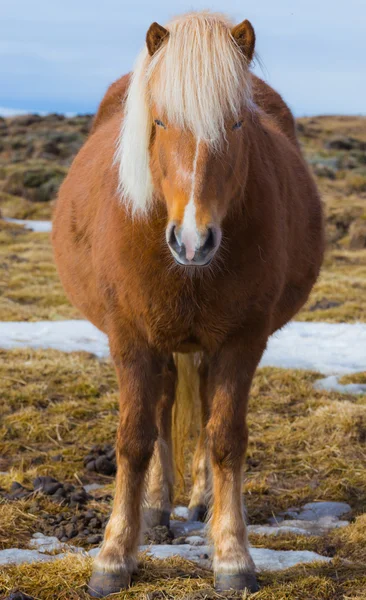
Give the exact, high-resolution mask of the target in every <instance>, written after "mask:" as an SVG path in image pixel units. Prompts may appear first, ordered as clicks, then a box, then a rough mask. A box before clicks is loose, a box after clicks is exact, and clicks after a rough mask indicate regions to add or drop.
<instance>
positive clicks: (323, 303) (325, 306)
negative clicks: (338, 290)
mask: <svg viewBox="0 0 366 600" xmlns="http://www.w3.org/2000/svg"><path fill="white" fill-rule="evenodd" d="M341 304H342V303H341V302H336V301H335V300H328V298H322V299H321V300H318V301H317V302H315V303H314V304H312V305H311V306H310V308H309V310H310V312H314V311H315V310H329V309H330V308H336V307H337V306H341Z"/></svg>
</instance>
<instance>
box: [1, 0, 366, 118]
mask: <svg viewBox="0 0 366 600" xmlns="http://www.w3.org/2000/svg"><path fill="white" fill-rule="evenodd" d="M1 4H2V6H1V11H0V12H1V20H0V114H5V113H6V112H7V113H9V114H10V113H11V112H13V111H16V112H18V111H19V112H21V111H22V110H23V111H27V112H28V111H37V112H71V113H85V112H88V113H89V112H94V111H95V110H96V107H97V105H98V102H99V101H100V100H101V98H102V96H103V94H104V92H105V90H106V88H107V87H108V85H109V84H110V83H111V82H112V81H114V80H115V79H117V78H118V77H119V76H121V75H122V74H124V73H126V72H128V71H129V70H131V69H132V67H133V63H134V60H135V58H136V56H137V54H138V52H139V50H140V49H141V47H142V46H143V44H144V40H145V34H146V31H147V29H148V27H149V25H150V24H151V22H153V21H158V22H160V23H161V24H164V23H166V22H167V21H168V20H169V19H170V18H171V17H173V16H175V15H177V14H181V13H183V12H187V11H189V10H192V9H194V10H200V9H206V8H209V9H212V10H218V11H224V12H225V13H226V14H228V15H229V16H231V17H232V18H233V19H234V20H235V22H240V21H242V20H243V19H249V20H250V21H251V22H252V24H253V26H254V28H255V31H256V35H257V46H256V48H257V52H258V54H259V57H260V63H261V66H260V65H259V64H257V65H256V66H255V69H254V70H255V72H256V73H257V74H258V75H260V76H262V77H263V78H265V79H266V81H268V83H270V84H271V85H272V86H273V87H275V88H276V89H277V90H278V91H279V92H280V93H281V94H282V95H283V96H284V98H285V100H286V101H287V102H288V103H289V105H290V107H291V108H292V110H293V111H294V112H295V114H296V115H297V116H304V115H307V116H308V115H317V114H366V1H365V0H347V1H345V0H277V1H275V0H252V2H245V1H244V2H243V0H194V1H193V0H155V1H154V2H151V0H97V1H96V0H56V1H55V0H32V1H31V2H30V1H29V0H12V1H11V2H5V0H1Z"/></svg>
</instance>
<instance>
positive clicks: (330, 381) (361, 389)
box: [314, 367, 366, 394]
mask: <svg viewBox="0 0 366 600" xmlns="http://www.w3.org/2000/svg"><path fill="white" fill-rule="evenodd" d="M365 368H366V367H365ZM338 380H339V377H337V376H336V375H329V376H328V377H324V379H318V381H316V382H315V383H314V387H315V389H316V390H324V391H327V392H339V393H340V394H366V385H365V384H363V383H347V384H342V383H339V381H338Z"/></svg>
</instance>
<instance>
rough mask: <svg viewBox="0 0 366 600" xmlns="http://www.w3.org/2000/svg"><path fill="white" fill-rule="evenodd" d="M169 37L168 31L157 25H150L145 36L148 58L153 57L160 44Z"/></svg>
mask: <svg viewBox="0 0 366 600" xmlns="http://www.w3.org/2000/svg"><path fill="white" fill-rule="evenodd" d="M168 35H169V31H168V30H167V29H165V27H162V25H159V23H152V25H150V27H149V29H148V32H147V34H146V45H147V49H148V51H149V54H150V56H153V55H154V54H155V52H156V51H157V50H159V48H160V46H161V44H162V43H163V41H164V40H165V38H167V37H168Z"/></svg>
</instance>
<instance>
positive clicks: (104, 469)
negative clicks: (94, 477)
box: [95, 456, 116, 475]
mask: <svg viewBox="0 0 366 600" xmlns="http://www.w3.org/2000/svg"><path fill="white" fill-rule="evenodd" d="M95 470H96V471H97V473H101V474H102V475H114V474H115V472H116V468H115V466H114V465H113V464H112V463H111V461H110V460H109V459H108V458H107V457H106V456H99V457H98V458H97V460H96V461H95Z"/></svg>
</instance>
